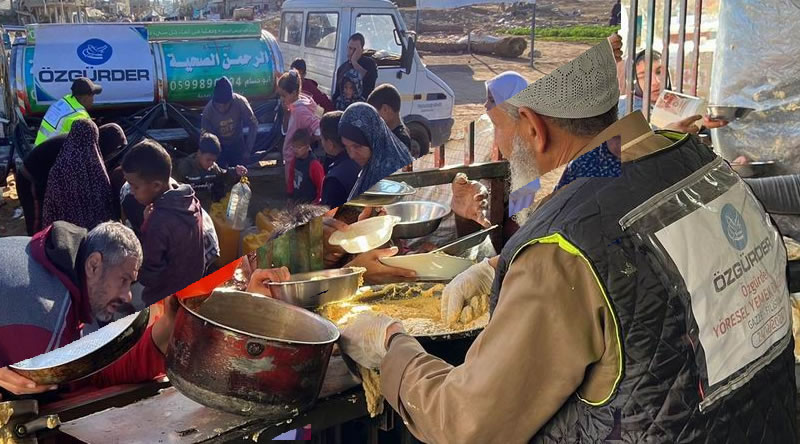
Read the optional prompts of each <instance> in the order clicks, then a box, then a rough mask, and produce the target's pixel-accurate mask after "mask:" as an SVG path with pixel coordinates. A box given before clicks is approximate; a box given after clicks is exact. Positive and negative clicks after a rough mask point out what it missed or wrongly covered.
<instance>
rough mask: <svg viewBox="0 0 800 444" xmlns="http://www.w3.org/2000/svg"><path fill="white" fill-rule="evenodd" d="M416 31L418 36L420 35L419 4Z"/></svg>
mask: <svg viewBox="0 0 800 444" xmlns="http://www.w3.org/2000/svg"><path fill="white" fill-rule="evenodd" d="M414 32H416V33H417V36H419V34H420V32H419V6H417V22H416V23H415V24H414Z"/></svg>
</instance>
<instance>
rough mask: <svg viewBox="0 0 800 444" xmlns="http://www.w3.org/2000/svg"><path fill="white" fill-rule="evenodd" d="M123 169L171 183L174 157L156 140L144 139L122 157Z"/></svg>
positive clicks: (149, 178)
mask: <svg viewBox="0 0 800 444" xmlns="http://www.w3.org/2000/svg"><path fill="white" fill-rule="evenodd" d="M122 171H123V172H125V173H129V174H136V175H138V176H139V177H140V178H142V179H144V180H146V181H148V182H155V181H157V180H160V181H162V182H164V183H169V176H170V174H172V159H171V158H170V157H169V153H167V150H165V149H164V147H162V146H161V145H159V143H158V142H156V141H155V140H143V141H141V142H139V143H137V144H136V145H134V146H133V148H131V150H130V151H128V154H126V155H125V158H123V159H122Z"/></svg>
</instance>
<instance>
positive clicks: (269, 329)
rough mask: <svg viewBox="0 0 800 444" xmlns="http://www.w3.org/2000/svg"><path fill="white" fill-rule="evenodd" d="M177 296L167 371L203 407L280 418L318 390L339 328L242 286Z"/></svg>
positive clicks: (303, 405)
mask: <svg viewBox="0 0 800 444" xmlns="http://www.w3.org/2000/svg"><path fill="white" fill-rule="evenodd" d="M211 298H213V303H210V304H208V305H207V306H205V307H204V306H203V303H204V302H205V301H206V300H209V297H208V296H201V297H196V298H190V299H186V300H182V301H180V308H179V310H178V313H177V315H176V319H175V330H174V332H173V334H172V338H171V339H170V343H169V349H168V351H167V376H168V377H169V379H170V381H171V382H172V385H173V386H175V388H176V389H178V391H180V392H181V393H182V394H184V395H185V396H186V397H188V398H190V399H192V400H193V401H196V402H198V403H200V404H203V405H205V406H208V407H212V408H215V409H219V410H223V411H227V412H230V413H235V414H239V415H244V416H259V417H264V418H266V419H269V420H274V421H280V420H284V419H287V418H290V417H292V416H294V415H296V414H298V413H300V412H302V411H304V410H307V409H309V408H310V407H311V406H312V405H313V404H314V402H315V401H316V399H317V397H318V396H319V393H320V390H321V389H322V382H323V380H324V379H325V372H326V370H327V368H328V361H329V360H330V357H331V352H332V351H333V345H334V343H335V342H336V341H337V340H338V339H339V330H338V329H337V328H336V326H335V325H334V324H333V323H331V322H330V321H328V320H327V319H324V318H322V317H321V316H318V315H316V314H313V313H311V312H309V311H306V310H303V309H301V308H298V307H294V306H292V305H290V304H287V303H285V302H281V301H277V300H274V299H271V298H268V297H264V296H260V295H256V294H251V293H245V292H240V291H224V292H219V291H217V292H215V293H214V295H213V296H212V297H211Z"/></svg>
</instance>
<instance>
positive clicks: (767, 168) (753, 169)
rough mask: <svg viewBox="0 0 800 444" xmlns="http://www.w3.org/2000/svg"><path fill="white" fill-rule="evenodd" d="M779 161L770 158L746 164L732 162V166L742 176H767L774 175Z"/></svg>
mask: <svg viewBox="0 0 800 444" xmlns="http://www.w3.org/2000/svg"><path fill="white" fill-rule="evenodd" d="M777 166H778V162H776V161H774V160H768V161H765V162H750V163H746V164H733V163H732V164H731V168H733V171H735V172H736V174H738V175H739V176H741V177H745V178H749V177H765V176H774V175H775V170H776V168H777Z"/></svg>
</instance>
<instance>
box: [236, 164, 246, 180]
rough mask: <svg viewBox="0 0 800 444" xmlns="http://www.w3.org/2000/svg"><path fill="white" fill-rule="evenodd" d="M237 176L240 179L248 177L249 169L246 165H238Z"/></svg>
mask: <svg viewBox="0 0 800 444" xmlns="http://www.w3.org/2000/svg"><path fill="white" fill-rule="evenodd" d="M236 175H237V176H239V177H244V176H247V167H245V166H244V165H236Z"/></svg>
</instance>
